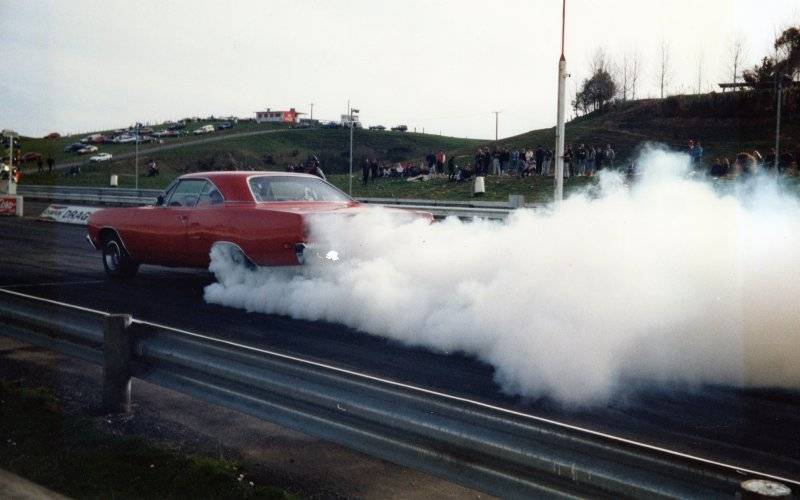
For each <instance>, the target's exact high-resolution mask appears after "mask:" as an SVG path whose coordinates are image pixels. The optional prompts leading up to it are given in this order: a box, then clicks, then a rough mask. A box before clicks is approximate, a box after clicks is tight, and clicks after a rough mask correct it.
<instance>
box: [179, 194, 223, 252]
mask: <svg viewBox="0 0 800 500" xmlns="http://www.w3.org/2000/svg"><path fill="white" fill-rule="evenodd" d="M224 210H225V199H224V198H223V196H222V193H221V192H220V191H219V189H217V187H216V186H215V185H214V184H213V183H212V182H211V181H208V182H206V183H205V185H204V186H203V187H202V189H201V190H200V194H199V197H198V202H197V204H196V206H195V207H194V208H193V209H192V210H191V211H189V213H188V223H187V252H188V255H187V258H188V259H189V260H190V261H191V262H192V265H193V266H207V265H208V262H209V252H210V251H211V245H213V244H214V243H215V242H217V241H227V240H228V239H229V238H228V237H227V236H226V235H227V232H226V231H225V228H226V224H227V220H226V214H225V212H224Z"/></svg>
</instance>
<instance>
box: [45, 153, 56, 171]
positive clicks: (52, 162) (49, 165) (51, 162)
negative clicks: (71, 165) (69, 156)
mask: <svg viewBox="0 0 800 500" xmlns="http://www.w3.org/2000/svg"><path fill="white" fill-rule="evenodd" d="M55 164H56V161H55V160H54V159H53V157H52V156H48V157H47V173H48V174H51V173H53V165H55Z"/></svg>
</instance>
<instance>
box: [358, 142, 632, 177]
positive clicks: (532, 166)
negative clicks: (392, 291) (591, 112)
mask: <svg viewBox="0 0 800 500" xmlns="http://www.w3.org/2000/svg"><path fill="white" fill-rule="evenodd" d="M615 157H616V151H615V150H614V148H613V146H612V145H611V144H607V145H606V146H601V145H597V146H592V145H589V146H586V145H585V144H575V145H570V146H567V148H566V150H565V152H564V177H565V178H568V177H579V176H592V175H594V174H595V173H596V172H597V171H599V170H602V169H603V168H610V167H613V166H614V158H615ZM459 159H461V160H463V161H458V160H459ZM470 160H471V161H470ZM554 171H555V163H554V161H553V150H551V149H545V148H543V147H542V146H536V148H531V147H526V148H509V147H505V146H495V147H494V148H489V147H481V148H478V150H477V151H476V152H475V154H474V156H473V157H472V158H471V159H470V158H468V157H464V156H461V157H458V159H457V158H456V157H453V156H450V157H448V155H447V154H446V153H445V152H444V151H443V150H439V151H437V152H435V153H434V152H433V151H430V152H428V154H427V155H426V156H425V158H424V159H422V160H421V161H403V162H397V163H395V164H394V165H392V166H387V165H385V164H384V163H383V162H378V161H377V160H375V159H371V158H366V159H364V160H363V162H362V165H361V176H362V183H363V185H365V186H366V185H367V184H368V183H369V182H370V180H373V181H374V180H375V179H380V178H384V177H389V178H397V177H402V178H410V179H417V178H421V177H423V176H439V175H445V174H446V175H447V179H448V180H449V181H457V182H459V181H466V180H468V179H470V178H473V177H475V176H488V175H492V176H514V177H517V178H523V177H529V176H552V175H553V174H554Z"/></svg>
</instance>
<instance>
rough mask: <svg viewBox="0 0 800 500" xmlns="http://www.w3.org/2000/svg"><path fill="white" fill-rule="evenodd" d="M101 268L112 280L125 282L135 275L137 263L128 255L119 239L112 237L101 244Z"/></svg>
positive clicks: (137, 267)
mask: <svg viewBox="0 0 800 500" xmlns="http://www.w3.org/2000/svg"><path fill="white" fill-rule="evenodd" d="M103 268H104V269H105V270H106V274H108V275H109V276H110V277H111V278H112V279H115V280H125V279H130V278H133V277H134V276H135V275H136V272H137V271H138V270H139V263H137V262H135V261H134V260H133V259H132V258H131V256H130V255H128V252H127V250H125V247H124V246H123V245H122V242H121V241H120V240H119V237H118V236H117V235H112V236H109V237H107V238H106V239H105V241H104V242H103Z"/></svg>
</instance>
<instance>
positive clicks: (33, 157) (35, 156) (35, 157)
mask: <svg viewBox="0 0 800 500" xmlns="http://www.w3.org/2000/svg"><path fill="white" fill-rule="evenodd" d="M41 159H42V154H41V153H33V152H30V153H25V154H24V155H22V156H20V157H19V161H20V162H21V163H28V162H29V161H39V160H41Z"/></svg>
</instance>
